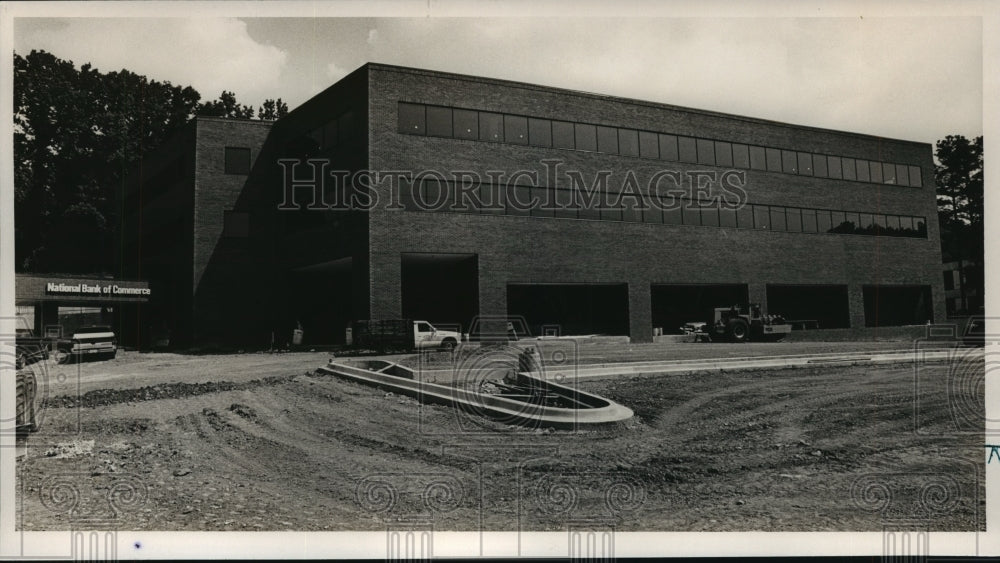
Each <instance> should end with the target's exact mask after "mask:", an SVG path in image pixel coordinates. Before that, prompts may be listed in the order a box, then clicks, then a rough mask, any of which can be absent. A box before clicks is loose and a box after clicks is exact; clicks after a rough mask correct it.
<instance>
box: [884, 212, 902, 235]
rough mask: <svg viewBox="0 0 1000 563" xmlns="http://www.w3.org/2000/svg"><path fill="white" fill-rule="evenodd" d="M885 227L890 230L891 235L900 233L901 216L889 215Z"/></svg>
mask: <svg viewBox="0 0 1000 563" xmlns="http://www.w3.org/2000/svg"><path fill="white" fill-rule="evenodd" d="M885 228H886V230H887V231H889V235H890V236H897V235H899V217H897V216H896V215H889V216H887V217H886V218H885Z"/></svg>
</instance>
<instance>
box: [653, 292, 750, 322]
mask: <svg viewBox="0 0 1000 563" xmlns="http://www.w3.org/2000/svg"><path fill="white" fill-rule="evenodd" d="M650 292H651V295H650V305H651V307H652V317H653V327H654V328H662V329H663V334H680V333H681V332H682V331H681V328H680V327H681V326H683V325H684V324H685V323H689V322H692V321H703V322H709V321H710V320H711V319H712V310H713V309H715V308H716V307H731V306H733V305H742V304H746V303H748V301H749V295H750V294H749V290H748V289H747V286H746V284H738V283H733V284H675V285H666V284H656V285H653V287H652V288H651V289H650Z"/></svg>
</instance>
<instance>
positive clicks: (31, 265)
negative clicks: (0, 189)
mask: <svg viewBox="0 0 1000 563" xmlns="http://www.w3.org/2000/svg"><path fill="white" fill-rule="evenodd" d="M14 70H15V72H14V192H15V196H14V197H15V205H14V220H15V223H16V225H17V228H16V229H15V242H14V244H15V269H16V270H17V271H35V272H45V271H49V272H52V271H60V272H67V273H97V272H102V271H104V272H111V271H113V267H114V264H115V262H114V248H115V244H114V237H115V235H116V232H115V229H116V226H117V225H119V224H120V222H119V218H118V211H119V210H118V205H117V204H118V201H119V200H118V195H119V192H120V190H121V189H122V183H123V181H124V179H125V177H126V176H127V175H128V174H129V173H130V172H132V171H134V170H135V168H136V166H137V164H138V163H139V161H140V160H141V158H142V155H143V154H144V153H148V152H150V151H152V150H154V149H156V148H157V147H159V146H160V145H161V144H162V143H163V142H164V141H166V140H167V139H168V138H170V137H171V136H173V135H174V134H176V133H177V132H178V131H179V130H180V129H181V128H182V127H184V126H185V125H186V124H187V123H188V122H190V121H191V119H193V118H194V116H195V115H212V116H216V117H225V118H242V119H252V118H253V117H254V109H253V107H251V106H246V105H242V104H240V103H238V102H237V101H236V95H235V94H233V93H232V92H229V91H223V92H222V95H220V96H219V99H217V100H212V101H210V102H206V103H199V102H200V100H201V95H200V94H199V93H198V92H197V91H196V90H195V89H194V88H191V87H190V86H188V87H182V86H174V85H172V84H171V83H169V82H159V81H156V80H150V79H149V78H146V77H145V76H141V75H138V74H135V73H133V72H130V71H128V70H124V69H123V70H120V71H117V72H109V73H101V72H99V71H97V70H96V69H94V68H93V67H92V66H91V65H89V64H85V65H83V66H82V67H80V69H79V70H77V68H76V67H75V66H74V65H73V63H72V62H71V61H64V60H61V59H59V58H57V57H55V56H54V55H52V54H50V53H47V52H45V51H31V53H29V54H28V55H27V56H21V55H18V54H17V53H15V54H14ZM270 107H272V110H271V113H272V114H273V115H274V119H278V118H280V117H282V116H283V115H284V114H285V113H287V112H288V107H287V105H285V104H284V102H282V101H281V99H280V98H279V99H278V100H276V101H273V103H272V105H271V106H270Z"/></svg>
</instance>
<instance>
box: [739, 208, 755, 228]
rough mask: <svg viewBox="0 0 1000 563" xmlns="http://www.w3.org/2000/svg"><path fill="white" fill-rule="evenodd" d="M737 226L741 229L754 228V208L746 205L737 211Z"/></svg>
mask: <svg viewBox="0 0 1000 563" xmlns="http://www.w3.org/2000/svg"><path fill="white" fill-rule="evenodd" d="M736 225H737V226H738V227H739V228H741V229H752V228H753V206H752V205H744V206H743V207H741V208H739V209H737V210H736Z"/></svg>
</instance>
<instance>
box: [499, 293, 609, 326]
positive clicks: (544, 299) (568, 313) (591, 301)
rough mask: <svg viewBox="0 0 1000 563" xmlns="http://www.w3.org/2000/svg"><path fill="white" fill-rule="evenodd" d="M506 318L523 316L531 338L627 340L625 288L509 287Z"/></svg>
mask: <svg viewBox="0 0 1000 563" xmlns="http://www.w3.org/2000/svg"><path fill="white" fill-rule="evenodd" d="M507 314H508V315H511V316H523V317H524V318H525V321H526V322H527V323H528V328H529V330H530V331H531V334H532V335H534V336H539V335H544V334H551V333H553V332H555V331H558V333H559V334H561V335H564V336H565V335H584V334H602V335H613V336H622V335H626V336H627V335H628V333H629V326H628V284H624V283H622V284H509V285H507ZM556 327H558V328H556Z"/></svg>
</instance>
